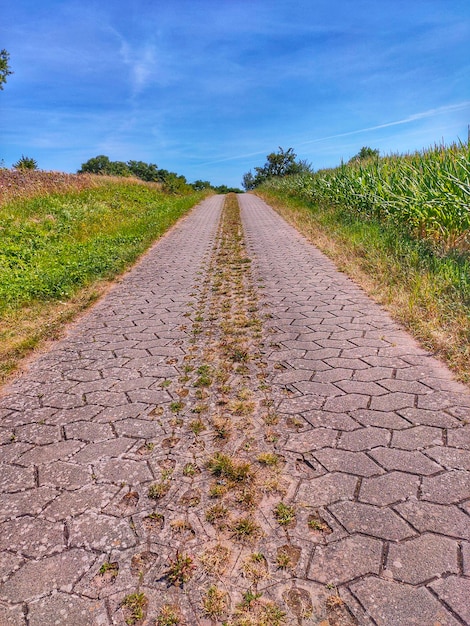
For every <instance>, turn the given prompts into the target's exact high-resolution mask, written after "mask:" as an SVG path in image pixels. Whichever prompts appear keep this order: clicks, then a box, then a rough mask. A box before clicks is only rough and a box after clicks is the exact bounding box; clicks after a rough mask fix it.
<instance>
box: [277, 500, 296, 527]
mask: <svg viewBox="0 0 470 626" xmlns="http://www.w3.org/2000/svg"><path fill="white" fill-rule="evenodd" d="M274 517H275V518H276V520H277V523H278V524H280V525H281V526H288V525H289V524H292V523H293V522H295V509H294V507H293V506H289V505H288V504H284V502H279V504H278V505H277V506H276V507H275V509H274Z"/></svg>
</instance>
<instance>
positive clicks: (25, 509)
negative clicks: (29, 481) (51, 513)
mask: <svg viewBox="0 0 470 626" xmlns="http://www.w3.org/2000/svg"><path fill="white" fill-rule="evenodd" d="M56 496H57V491H56V490H55V489H51V488H50V487H39V488H36V489H28V490H27V491H22V492H21V493H8V494H3V495H2V506H1V507H0V522H1V521H4V520H7V519H9V518H11V517H19V516H21V515H37V514H38V513H40V512H41V510H42V509H43V508H44V507H45V505H46V504H47V503H48V502H50V501H51V500H53V499H54V498H55V497H56Z"/></svg>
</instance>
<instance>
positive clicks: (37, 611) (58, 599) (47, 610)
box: [28, 592, 109, 626]
mask: <svg viewBox="0 0 470 626" xmlns="http://www.w3.org/2000/svg"><path fill="white" fill-rule="evenodd" d="M28 619H29V625H30V626H57V624H58V623H59V622H58V620H60V623H61V624H64V625H65V624H68V625H70V626H72V625H75V624H77V626H78V625H79V626H108V624H109V621H108V616H107V612H106V606H105V604H104V602H99V601H93V600H88V599H86V598H79V597H77V596H74V595H69V594H67V593H61V592H59V593H56V594H53V595H51V596H47V597H46V598H41V600H38V601H36V602H31V603H30V605H29V617H28Z"/></svg>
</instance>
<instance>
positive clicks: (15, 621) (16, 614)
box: [0, 604, 26, 626]
mask: <svg viewBox="0 0 470 626" xmlns="http://www.w3.org/2000/svg"><path fill="white" fill-rule="evenodd" d="M0 624H5V626H26V619H25V616H24V613H23V609H22V607H21V606H18V605H17V606H12V607H8V606H3V605H2V604H0Z"/></svg>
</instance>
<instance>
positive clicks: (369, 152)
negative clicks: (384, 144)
mask: <svg viewBox="0 0 470 626" xmlns="http://www.w3.org/2000/svg"><path fill="white" fill-rule="evenodd" d="M379 154H380V153H379V151H378V150H374V149H373V148H369V146H362V148H361V149H360V150H359V152H358V153H357V154H355V155H354V156H353V157H352V159H350V160H349V163H354V161H365V160H366V159H378V158H379Z"/></svg>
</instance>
